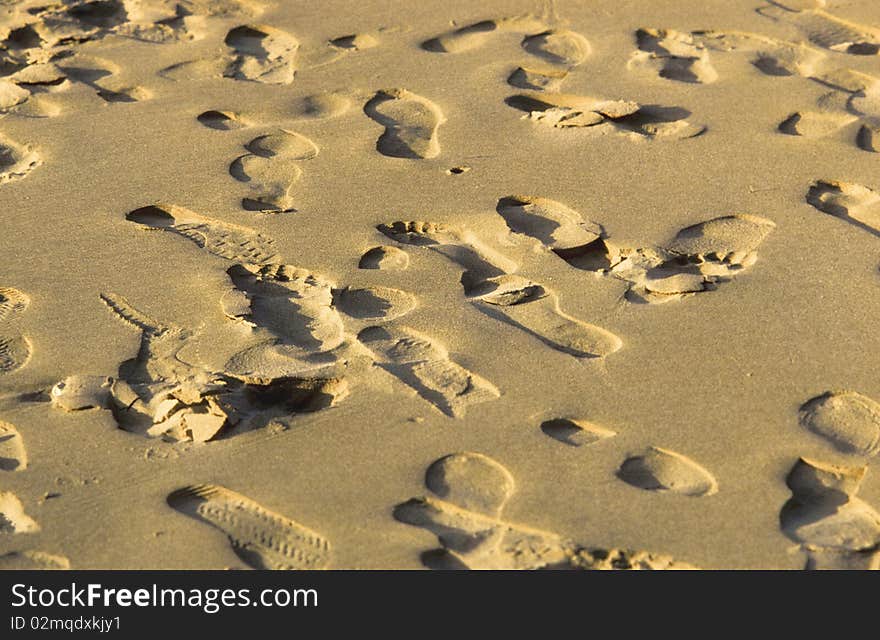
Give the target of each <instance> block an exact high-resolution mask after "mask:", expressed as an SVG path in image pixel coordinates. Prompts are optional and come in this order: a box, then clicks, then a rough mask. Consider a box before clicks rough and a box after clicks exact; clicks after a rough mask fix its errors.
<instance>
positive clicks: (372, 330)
mask: <svg viewBox="0 0 880 640" xmlns="http://www.w3.org/2000/svg"><path fill="white" fill-rule="evenodd" d="M358 340H359V341H360V342H361V344H363V345H364V346H365V347H366V348H367V349H368V350H369V351H370V352H371V353H372V354H373V356H374V360H375V361H376V363H377V365H378V366H379V367H381V368H383V369H385V370H386V371H388V372H389V373H391V375H393V376H395V377H396V378H398V379H399V380H400V381H401V382H403V383H404V384H406V385H408V386H409V387H411V388H412V389H414V390H415V391H416V393H418V394H419V395H420V396H421V397H422V398H423V399H424V400H426V401H427V402H429V403H431V404H432V405H434V406H435V407H437V409H439V410H440V411H441V412H442V413H445V414H446V415H448V416H450V417H453V418H459V417H463V416H464V414H465V412H466V411H467V407H468V406H469V405H472V404H477V403H480V402H487V401H489V400H495V399H497V398H499V397H500V395H501V394H500V393H499V392H498V389H496V388H495V386H494V385H493V384H492V383H490V382H488V381H487V380H484V379H483V378H481V377H480V376H478V375H477V374H475V373H473V372H471V371H468V370H467V369H465V368H464V367H462V366H461V365H459V364H457V363H455V362H453V361H452V360H451V359H450V358H449V353H448V352H447V351H446V349H445V348H443V347H442V346H441V345H440V344H438V343H437V342H435V341H434V340H432V339H431V338H429V337H428V336H425V335H422V334H420V333H418V332H416V331H413V330H412V329H409V328H407V327H398V326H393V325H385V326H381V327H378V326H376V327H367V328H366V329H364V330H362V331H361V332H360V333H359V334H358Z"/></svg>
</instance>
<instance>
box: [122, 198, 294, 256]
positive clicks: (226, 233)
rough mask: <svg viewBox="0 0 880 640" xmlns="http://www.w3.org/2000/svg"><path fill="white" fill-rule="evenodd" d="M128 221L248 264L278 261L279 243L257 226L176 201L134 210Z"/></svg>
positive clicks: (127, 217)
mask: <svg viewBox="0 0 880 640" xmlns="http://www.w3.org/2000/svg"><path fill="white" fill-rule="evenodd" d="M125 219H126V220H129V221H130V222H136V223H138V224H140V225H142V226H143V227H145V228H147V229H162V230H165V231H170V232H171V233H175V234H177V235H179V236H182V237H184V238H186V239H188V240H190V241H191V242H194V243H195V244H196V245H197V246H199V247H201V248H202V249H205V250H206V251H208V252H209V253H212V254H214V255H216V256H220V257H221V258H226V259H227V260H232V261H235V262H241V263H245V264H267V263H272V262H277V261H278V254H277V253H276V251H275V243H274V241H273V240H272V239H271V238H267V237H266V236H263V235H261V234H259V233H257V232H256V231H254V230H253V229H249V228H247V227H242V226H239V225H235V224H229V223H226V222H219V221H217V220H212V219H211V218H207V217H205V216H201V215H199V214H197V213H194V212H192V211H189V210H188V209H184V208H183V207H178V206H176V205H172V204H161V203H160V204H154V205H148V206H146V207H141V208H139V209H135V210H134V211H130V212H129V213H128V214H126V216H125Z"/></svg>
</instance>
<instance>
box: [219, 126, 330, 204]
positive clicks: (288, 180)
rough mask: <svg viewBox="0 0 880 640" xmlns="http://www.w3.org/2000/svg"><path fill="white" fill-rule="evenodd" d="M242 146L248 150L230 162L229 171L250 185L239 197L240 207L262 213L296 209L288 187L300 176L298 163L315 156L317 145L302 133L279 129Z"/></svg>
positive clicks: (237, 178)
mask: <svg viewBox="0 0 880 640" xmlns="http://www.w3.org/2000/svg"><path fill="white" fill-rule="evenodd" d="M245 149H247V150H248V151H249V152H250V153H248V154H245V155H243V156H239V157H238V158H236V159H235V160H234V161H233V162H232V164H231V165H229V173H230V175H231V176H232V177H233V178H235V179H236V180H238V181H239V182H243V183H245V184H246V185H247V186H248V187H249V188H250V195H248V196H246V197H244V198H242V201H241V206H242V208H243V209H246V210H248V211H261V212H263V213H286V212H291V211H295V209H293V198H292V197H291V195H290V190H291V189H292V188H293V185H294V184H295V183H296V182H297V181H298V180H299V179H300V176H302V169H300V165H299V163H300V162H302V161H305V160H311V159H312V158H314V157H315V156H317V155H318V147H317V145H315V143H314V142H312V141H311V140H309V139H308V138H307V137H305V136H304V135H301V134H299V133H295V132H293V131H286V130H280V131H278V132H276V133H270V134H265V135H261V136H257V137H256V138H254V139H253V140H251V141H250V142H248V143H247V144H246V145H245Z"/></svg>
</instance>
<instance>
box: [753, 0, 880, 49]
mask: <svg viewBox="0 0 880 640" xmlns="http://www.w3.org/2000/svg"><path fill="white" fill-rule="evenodd" d="M757 12H758V13H759V14H761V15H762V16H764V17H766V18H770V19H772V20H775V21H778V22H782V23H784V24H789V25H791V26H793V27H795V28H796V29H797V30H799V31H800V32H801V33H802V34H803V35H804V36H806V37H807V39H808V40H809V41H810V42H812V43H813V44H815V45H816V46H819V47H823V48H825V49H830V50H831V51H837V52H840V53H849V54H853V55H863V56H864V55H870V56H873V55H877V54H878V53H880V29H875V28H873V27H870V26H868V25H864V24H857V23H855V22H849V21H847V20H842V19H841V18H838V17H836V16H834V15H832V14H830V13H828V12H827V11H824V10H823V9H803V10H800V11H797V10H791V9H787V8H785V7H783V6H781V5H778V4H774V5H772V6H766V7H760V8H758V9H757Z"/></svg>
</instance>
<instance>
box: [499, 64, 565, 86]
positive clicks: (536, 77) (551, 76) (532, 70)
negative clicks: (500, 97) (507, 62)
mask: <svg viewBox="0 0 880 640" xmlns="http://www.w3.org/2000/svg"><path fill="white" fill-rule="evenodd" d="M567 77H568V71H566V70H564V69H559V68H556V67H552V66H547V67H535V66H528V67H517V68H516V69H514V71H513V73H511V74H510V76H509V77H508V78H507V84H509V85H510V86H512V87H518V88H520V89H530V90H532V91H557V90H558V89H559V87H560V86H561V85H562V81H563V80H565V79H566V78H567Z"/></svg>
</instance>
